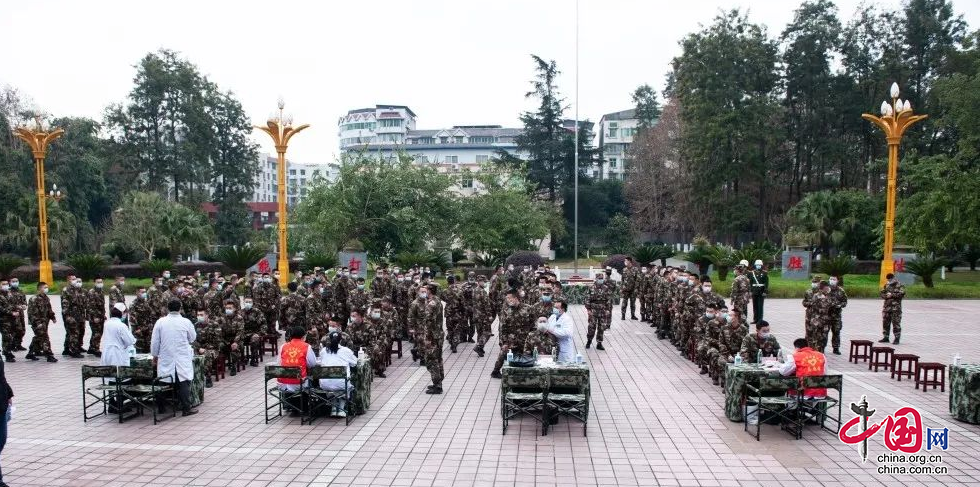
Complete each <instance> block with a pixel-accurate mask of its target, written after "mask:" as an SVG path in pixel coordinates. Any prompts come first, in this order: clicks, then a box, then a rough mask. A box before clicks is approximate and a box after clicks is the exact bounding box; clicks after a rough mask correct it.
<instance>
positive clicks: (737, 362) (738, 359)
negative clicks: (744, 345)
mask: <svg viewBox="0 0 980 487" xmlns="http://www.w3.org/2000/svg"><path fill="white" fill-rule="evenodd" d="M739 365H742V354H738V355H736V356H735V366H736V367H738V366H739Z"/></svg>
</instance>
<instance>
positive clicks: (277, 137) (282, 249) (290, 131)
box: [255, 98, 310, 287]
mask: <svg viewBox="0 0 980 487" xmlns="http://www.w3.org/2000/svg"><path fill="white" fill-rule="evenodd" d="M285 106H286V104H285V103H283V101H282V98H280V99H279V113H273V114H272V115H270V116H269V120H268V121H266V126H265V127H262V126H256V127H255V128H257V129H260V130H262V131H263V132H265V133H267V134H269V136H270V137H272V142H273V143H275V145H276V153H278V154H279V167H278V178H277V179H278V180H279V188H278V191H277V197H278V198H279V260H278V263H277V264H276V268H277V269H278V270H279V272H280V273H281V274H282V276H280V277H281V278H280V279H279V285H280V286H282V287H286V284H287V283H288V282H289V254H288V253H287V252H286V147H287V146H288V145H289V139H291V138H292V137H293V136H294V135H296V134H297V133H299V132H300V131H301V130H303V129H305V128H307V127H309V126H310V125H309V124H303V125H300V126H299V127H293V117H292V116H290V115H284V114H283V108H285Z"/></svg>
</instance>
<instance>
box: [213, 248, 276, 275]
mask: <svg viewBox="0 0 980 487" xmlns="http://www.w3.org/2000/svg"><path fill="white" fill-rule="evenodd" d="M215 257H217V258H218V260H219V261H220V262H222V263H224V264H225V265H226V266H228V268H230V269H231V270H233V271H235V272H238V273H243V272H245V270H246V269H248V268H249V267H252V266H253V265H255V263H256V262H258V261H259V259H261V258H262V257H265V251H264V250H262V249H260V248H258V247H253V246H251V245H249V244H245V245H233V246H231V247H223V248H222V249H221V250H218V251H217V252H216V253H215Z"/></svg>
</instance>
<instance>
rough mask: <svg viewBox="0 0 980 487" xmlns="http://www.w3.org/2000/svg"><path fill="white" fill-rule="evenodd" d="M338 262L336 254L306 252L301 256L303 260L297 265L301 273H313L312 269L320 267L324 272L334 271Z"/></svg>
mask: <svg viewBox="0 0 980 487" xmlns="http://www.w3.org/2000/svg"><path fill="white" fill-rule="evenodd" d="M338 263H340V261H339V260H338V259H337V254H325V253H319V252H307V253H306V254H304V255H303V260H302V262H300V264H299V268H300V269H301V270H302V271H303V272H313V269H315V268H317V267H322V268H323V269H324V270H327V269H334V268H336V267H337V264H338Z"/></svg>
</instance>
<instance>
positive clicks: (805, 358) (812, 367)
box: [793, 347, 827, 396]
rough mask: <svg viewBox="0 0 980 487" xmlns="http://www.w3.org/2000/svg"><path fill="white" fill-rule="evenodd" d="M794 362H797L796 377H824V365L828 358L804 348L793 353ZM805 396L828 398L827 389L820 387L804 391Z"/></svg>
mask: <svg viewBox="0 0 980 487" xmlns="http://www.w3.org/2000/svg"><path fill="white" fill-rule="evenodd" d="M793 361H795V362H796V376H797V377H800V378H803V377H809V376H813V375H824V370H826V369H825V368H824V365H825V364H826V363H827V358H826V357H824V355H823V354H822V353H820V352H818V351H816V350H814V349H812V348H810V347H803V348H801V349H799V350H797V351H796V352H794V353H793ZM803 395H805V396H826V395H827V389H825V388H823V387H820V388H817V387H808V388H806V389H804V390H803Z"/></svg>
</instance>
